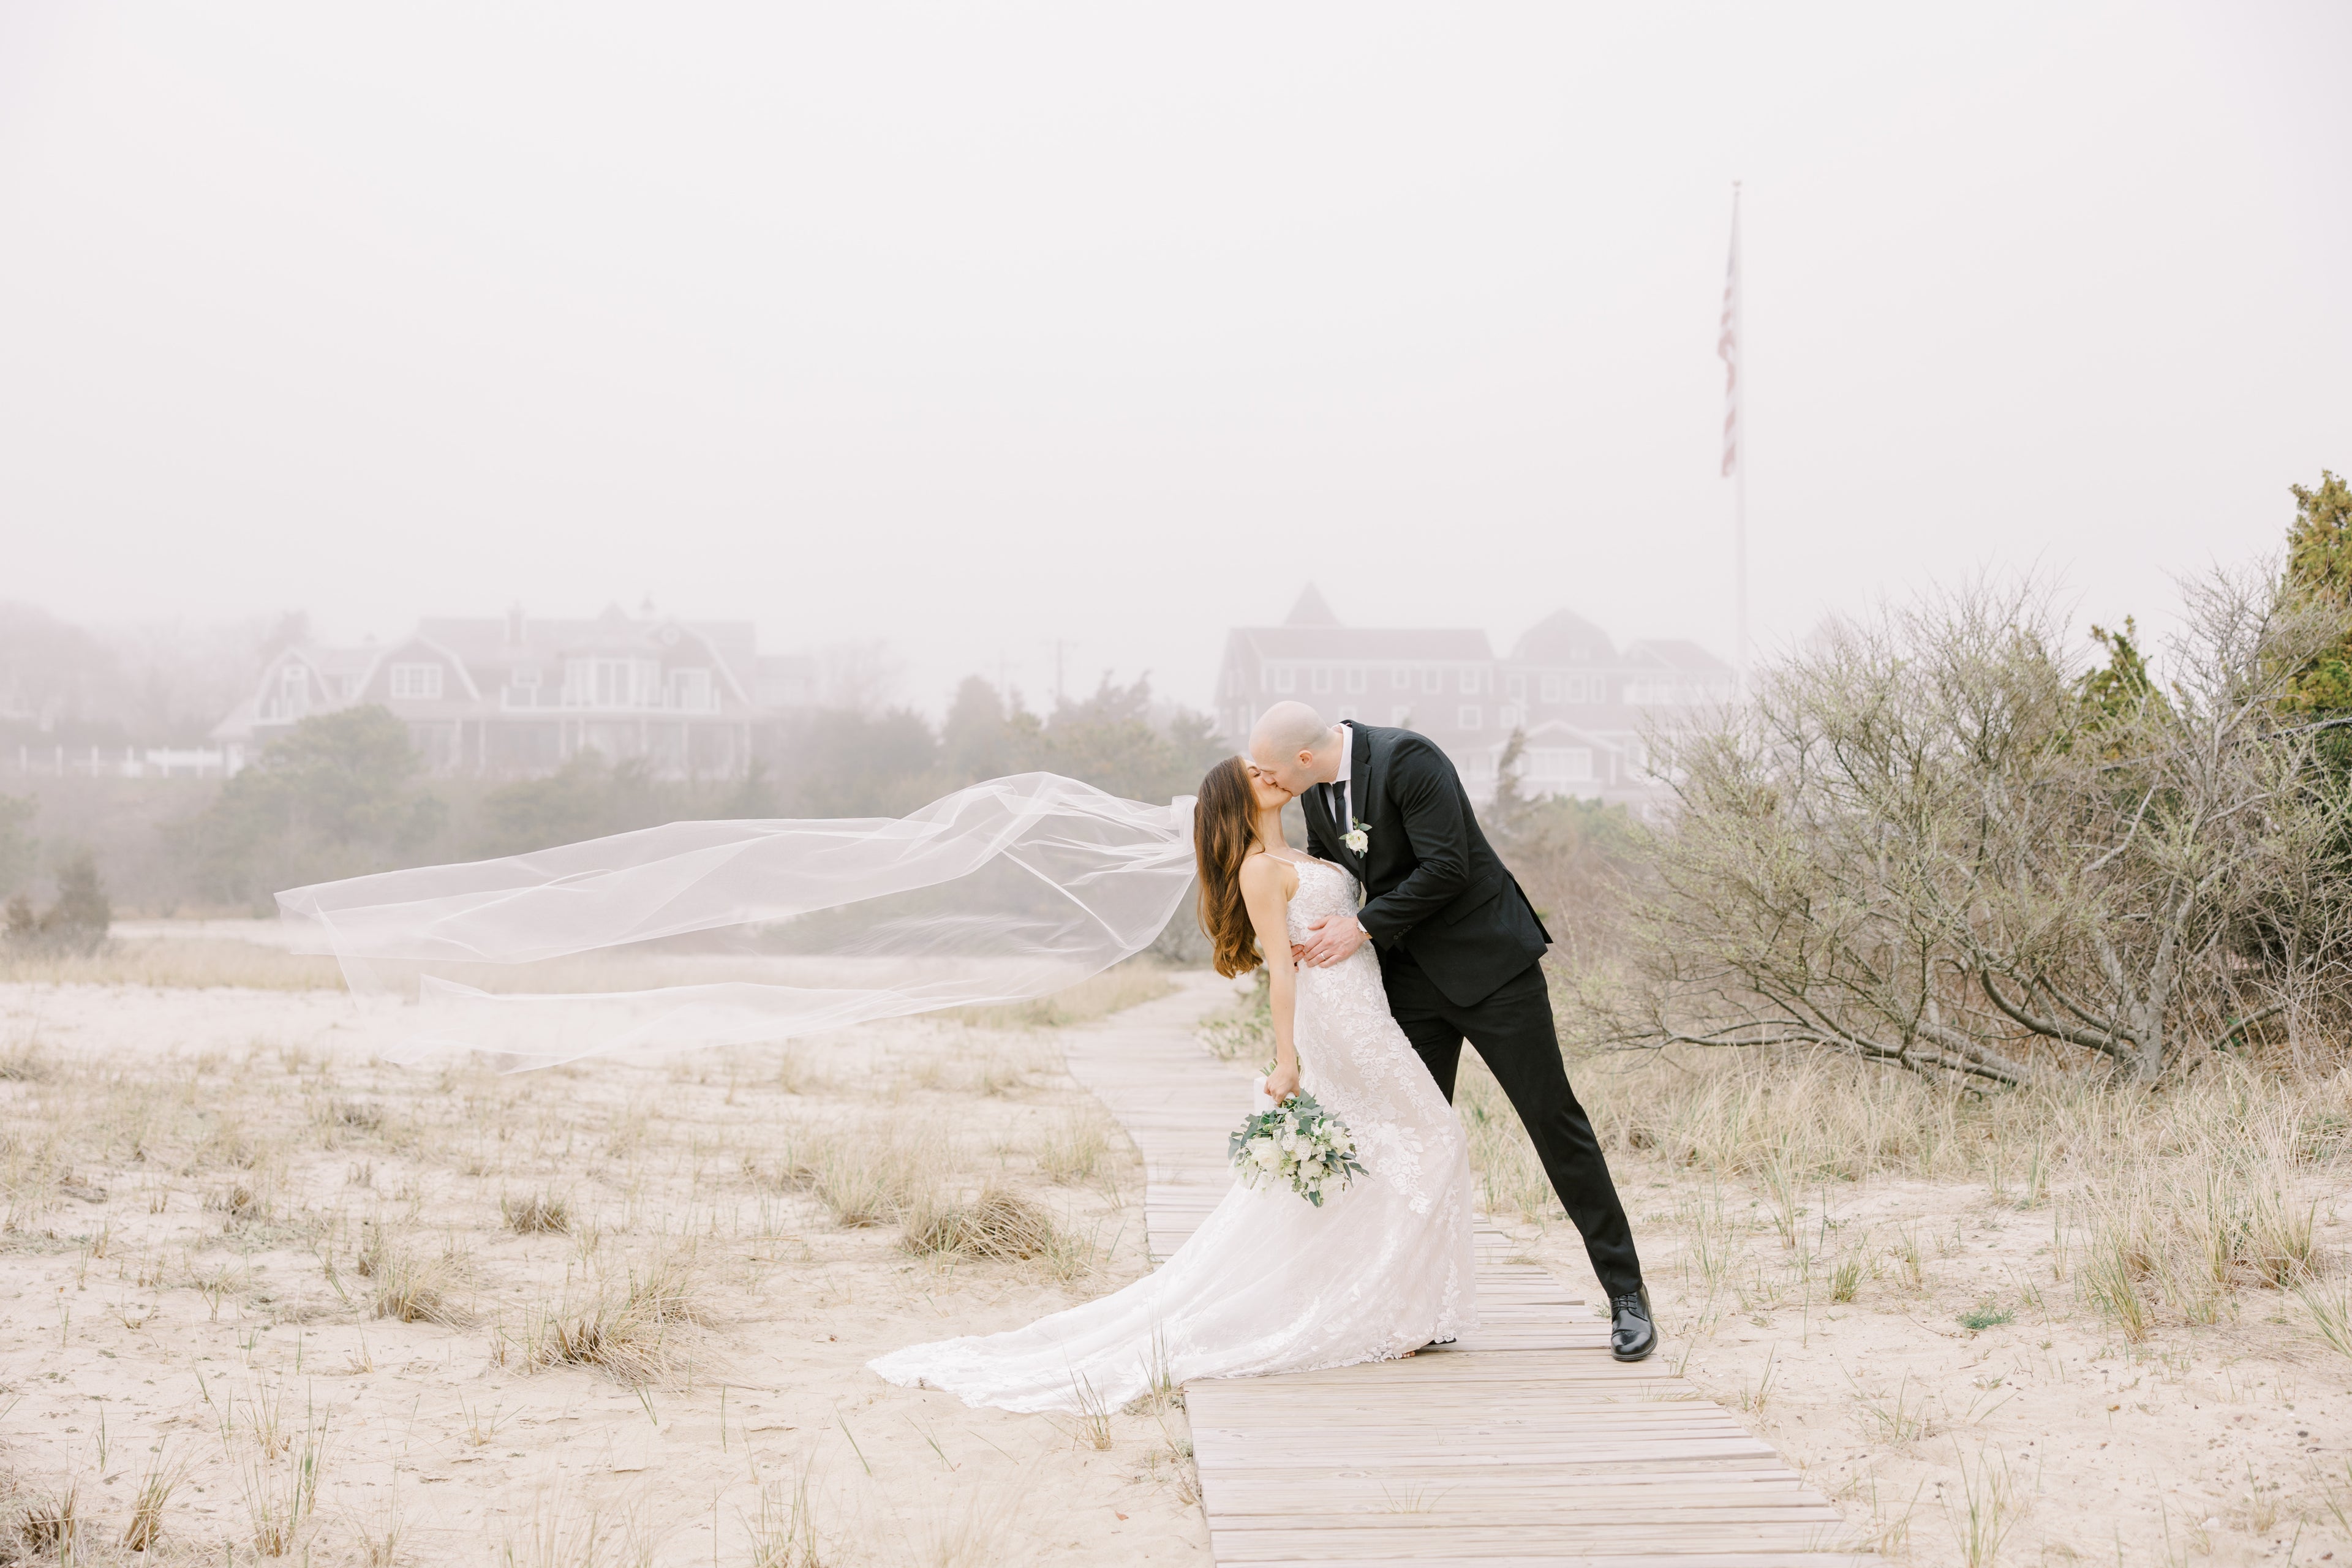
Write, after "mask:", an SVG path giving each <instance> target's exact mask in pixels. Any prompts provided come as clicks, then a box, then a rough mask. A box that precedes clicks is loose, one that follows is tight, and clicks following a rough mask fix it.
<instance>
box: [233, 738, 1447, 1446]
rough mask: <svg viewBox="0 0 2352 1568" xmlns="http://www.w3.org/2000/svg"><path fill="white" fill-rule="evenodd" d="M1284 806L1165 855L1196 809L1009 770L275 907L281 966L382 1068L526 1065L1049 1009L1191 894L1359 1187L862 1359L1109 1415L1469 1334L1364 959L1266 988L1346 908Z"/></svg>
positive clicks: (1201, 821)
mask: <svg viewBox="0 0 2352 1568" xmlns="http://www.w3.org/2000/svg"><path fill="white" fill-rule="evenodd" d="M1290 798H1291V797H1290V795H1289V794H1288V793H1287V792H1286V791H1285V790H1284V789H1283V788H1282V787H1281V786H1280V785H1279V784H1276V782H1274V781H1273V780H1272V779H1271V778H1270V777H1267V776H1265V775H1264V774H1262V773H1258V772H1256V771H1255V770H1253V769H1252V768H1251V767H1250V766H1249V765H1247V764H1245V763H1244V762H1243V761H1242V760H1241V759H1240V758H1237V757H1236V758H1232V759H1229V760H1227V761H1225V762H1223V763H1218V764H1217V765H1216V766H1215V767H1214V768H1213V769H1211V770H1210V772H1209V775H1208V777H1207V778H1205V779H1203V780H1202V784H1201V793H1200V796H1199V798H1198V802H1197V804H1196V805H1192V810H1191V812H1190V834H1189V836H1190V837H1191V839H1192V842H1191V844H1190V845H1189V846H1188V845H1187V844H1186V843H1185V842H1184V839H1185V837H1186V822H1187V812H1186V809H1185V808H1186V806H1187V805H1188V804H1192V803H1188V802H1186V801H1182V800H1180V801H1177V802H1174V803H1172V804H1171V805H1169V806H1152V805H1145V804H1144V803H1142V802H1139V801H1131V800H1122V799H1120V798H1118V796H1115V795H1107V794H1105V793H1104V792H1102V791H1100V790H1097V789H1095V788H1093V787H1091V786H1089V785H1087V784H1080V783H1078V782H1076V780H1073V779H1066V778H1061V777H1057V776H1056V775H1054V774H1051V773H1024V774H1018V775H1015V776H1013V777H1010V778H1002V779H992V780H990V781H987V782H986V783H983V784H972V785H971V786H968V787H967V788H964V789H961V790H958V791H957V792H955V793H954V794H952V795H947V796H945V797H943V798H941V799H940V800H937V801H934V802H932V803H931V804H930V805H928V806H925V807H923V808H922V809H921V810H919V811H916V812H913V813H910V814H908V816H904V817H891V818H866V819H855V818H852V819H843V818H836V819H830V820H773V821H765V820H762V821H737V822H702V821H686V822H674V823H669V824H667V825H665V826H660V827H653V828H645V829H640V830H638V831H635V832H632V833H624V834H618V835H615V836H613V837H606V838H598V839H591V840H588V841H586V842H584V843H579V844H569V845H562V846H558V847H554V848H551V849H542V850H534V851H532V852H530V853H529V854H525V855H517V856H509V857H507V858H501V859H496V860H481V861H473V862H469V863H467V864H463V865H454V866H434V867H420V868H414V869H409V870H401V871H385V872H380V873H376V874H374V875H371V876H365V877H355V878H351V879H345V880H342V881H338V882H327V883H320V884H316V885H314V886H311V887H307V888H295V889H288V890H287V891H285V892H281V893H279V894H278V905H279V909H280V911H281V913H282V915H283V918H284V920H285V921H286V923H287V925H288V927H289V932H290V941H289V946H291V947H292V948H293V949H294V950H295V951H297V952H320V953H331V954H333V955H334V957H335V958H336V960H337V961H338V962H339V963H341V967H342V971H343V975H344V979H345V981H346V982H347V983H348V984H349V985H350V987H351V990H352V994H353V995H354V996H355V997H357V998H360V999H362V1003H363V1004H364V1005H371V1006H375V1005H382V1006H385V1007H389V1008H394V1009H396V1010H397V1013H398V1015H399V1016H406V1017H411V1018H413V1019H414V1021H415V1026H414V1030H413V1032H412V1033H410V1034H409V1035H408V1036H407V1037H406V1038H405V1039H404V1040H403V1041H402V1042H401V1044H400V1045H399V1046H397V1047H393V1048H392V1049H390V1050H387V1051H386V1052H385V1053H384V1054H385V1055H386V1056H387V1057H389V1058H391V1059H393V1060H394V1061H399V1062H419V1061H424V1060H427V1059H431V1058H435V1057H438V1056H444V1055H448V1054H453V1053H454V1054H460V1055H463V1056H465V1057H467V1058H468V1059H473V1060H484V1059H487V1060H488V1062H489V1063H490V1064H492V1065H494V1066H497V1067H499V1068H502V1069H504V1070H508V1071H525V1070H529V1069H530V1068H544V1067H549V1066H552V1065H555V1064H558V1063H562V1062H567V1061H572V1060H575V1059H578V1058H583V1057H587V1056H596V1055H604V1054H609V1053H615V1052H636V1051H640V1050H667V1049H670V1048H676V1047H692V1046H709V1045H723V1044H730V1043H731V1044H736V1045H742V1046H753V1047H756V1046H759V1045H762V1044H765V1043H769V1042H772V1041H775V1040H777V1039H780V1038H787V1037H793V1036H796V1035H806V1034H811V1033H821V1032H827V1031H832V1030H836V1029H841V1028H845V1027H847V1026H851V1025H855V1024H858V1023H864V1022H868V1021H871V1020H876V1019H881V1018H892V1017H904V1016H909V1015H913V1014H919V1013H927V1012H932V1011H935V1010H937V1009H939V1008H941V1007H952V1006H961V1005H974V1004H989V1003H995V1002H1003V1001H1010V1000H1017V999H1020V998H1024V997H1029V996H1039V995H1045V994H1049V993H1051V992H1053V991H1055V990H1059V989H1061V988H1062V987H1064V986H1066V985H1070V984H1076V982H1078V981H1079V980H1082V979H1084V978H1085V977H1087V975H1090V974H1094V973H1099V972H1101V971H1102V970H1104V969H1106V968H1108V966H1109V965H1111V964H1112V963H1117V962H1118V961H1119V960H1120V959H1123V958H1126V957H1128V956H1129V955H1131V954H1133V953H1135V952H1140V951H1141V950H1142V949H1143V948H1145V947H1146V946H1148V945H1149V944H1150V942H1151V941H1152V940H1153V939H1154V938H1155V937H1156V936H1157V935H1158V934H1159V933H1160V931H1161V930H1162V929H1163V928H1164V927H1165V926H1166V925H1167V923H1168V921H1169V920H1170V919H1171V917H1172V916H1173V915H1174V914H1175V913H1176V911H1177V909H1178V907H1179V905H1180V903H1181V900H1183V899H1184V897H1185V895H1186V892H1187V890H1188V889H1192V888H1193V887H1194V886H1195V885H1196V883H1197V886H1198V888H1199V893H1198V898H1199V903H1200V913H1201V921H1202V926H1203V927H1204V928H1205V929H1206V930H1207V931H1208V932H1209V934H1210V936H1211V937H1212V938H1213V941H1214V943H1215V949H1216V963H1217V968H1218V970H1219V971H1220V972H1221V973H1225V974H1228V975H1235V974H1244V973H1249V972H1250V971H1252V970H1255V969H1256V968H1257V967H1258V966H1259V965H1260V964H1264V965H1265V968H1266V969H1267V970H1268V972H1269V973H1270V977H1271V983H1272V992H1273V1007H1274V1029H1275V1037H1276V1062H1275V1065H1274V1069H1273V1071H1272V1072H1271V1073H1270V1074H1269V1075H1268V1088H1269V1089H1271V1090H1272V1091H1273V1092H1274V1093H1275V1094H1276V1095H1286V1094H1289V1093H1291V1092H1293V1091H1295V1090H1298V1089H1305V1090H1306V1091H1307V1092H1309V1093H1311V1094H1313V1095H1314V1096H1315V1098H1316V1099H1317V1100H1320V1101H1321V1102H1322V1104H1323V1105H1324V1106H1325V1108H1326V1109H1328V1110H1329V1111H1330V1112H1331V1113H1332V1114H1334V1115H1335V1116H1337V1117H1339V1119H1340V1120H1341V1121H1344V1122H1346V1123H1347V1125H1348V1128H1349V1131H1350V1132H1351V1133H1353V1135H1354V1139H1355V1143H1356V1150H1357V1158H1358V1160H1359V1161H1360V1163H1361V1164H1362V1166H1363V1172H1362V1173H1360V1174H1359V1175H1358V1176H1356V1178H1355V1179H1354V1181H1353V1183H1352V1184H1350V1185H1349V1186H1348V1187H1347V1188H1345V1189H1343V1190H1341V1191H1339V1192H1336V1193H1330V1194H1327V1195H1326V1197H1325V1200H1324V1203H1323V1205H1322V1206H1321V1207H1319V1208H1318V1207H1316V1206H1314V1205H1310V1204H1308V1203H1307V1202H1306V1201H1305V1200H1304V1199H1302V1198H1299V1197H1297V1196H1296V1195H1295V1194H1292V1193H1290V1192H1289V1191H1287V1190H1263V1189H1252V1188H1246V1187H1241V1186H1238V1185H1237V1186H1236V1187H1235V1188H1234V1191H1233V1192H1232V1194H1230V1195H1228V1196H1227V1197H1226V1198H1225V1200H1224V1201H1223V1204H1222V1205H1219V1206H1218V1208H1217V1209H1216V1211H1215V1212H1214V1213H1213V1215H1210V1217H1209V1219H1208V1221H1207V1223H1205V1224H1204V1225H1202V1226H1201V1228H1200V1230H1199V1231H1198V1232H1197V1233H1195V1234H1194V1236H1193V1237H1192V1239H1191V1240H1190V1241H1188V1242H1186V1243H1185V1244H1184V1246H1183V1247H1181V1248H1180V1249H1178V1251H1177V1252H1176V1254H1175V1256H1174V1257H1172V1258H1170V1259H1169V1260H1168V1261H1167V1263H1166V1264H1164V1265H1163V1266H1162V1267H1161V1268H1160V1269H1159V1270H1158V1271H1157V1272H1156V1273H1153V1274H1152V1275H1150V1277H1148V1278H1146V1279H1140V1280H1139V1281H1137V1282H1136V1283H1135V1284H1133V1285H1130V1286H1129V1287H1128V1288H1127V1289H1123V1290H1119V1291H1117V1292H1115V1293H1113V1294H1111V1295H1109V1296H1106V1297H1104V1298H1102V1299H1101V1300H1096V1301H1091V1302H1088V1303H1087V1304H1086V1305H1084V1306H1081V1307H1076V1308H1074V1309H1072V1310H1069V1311H1066V1312H1058V1313H1055V1315H1054V1316H1052V1317H1049V1318H1045V1319H1042V1320H1040V1321H1037V1322H1034V1323H1032V1324H1030V1325H1029V1326H1028V1327H1026V1328H1024V1329H1018V1330H1015V1331H1012V1332H1010V1333H1003V1334H993V1335H989V1336H986V1337H983V1338H970V1339H958V1340H947V1341H942V1342H938V1343H935V1344H919V1345H911V1346H908V1348H906V1349H904V1350H900V1351H898V1352H893V1353H892V1354H889V1355H886V1356H884V1357H882V1358H881V1359H880V1360H878V1361H877V1362H875V1363H873V1365H874V1369H875V1370H876V1371H877V1372H878V1373H881V1374H882V1375H883V1376H884V1377H887V1378H889V1379H891V1380H893V1381H894V1382H898V1383H902V1384H924V1385H928V1386H931V1387H936V1388H943V1389H948V1390H950V1391H952V1392H954V1393H955V1394H959V1395H961V1397H962V1398H963V1399H965V1400H966V1401H967V1402H969V1403H971V1404H975V1405H997V1406H1001V1407H1003V1408H1006V1409H1011V1410H1050V1409H1075V1408H1078V1407H1081V1406H1082V1405H1085V1404H1087V1403H1095V1402H1101V1403H1107V1404H1108V1405H1112V1406H1114V1407H1116V1406H1118V1405H1123V1404H1125V1403H1127V1402H1128V1401H1129V1400H1130V1399H1132V1398H1134V1397H1135V1396H1136V1395H1138V1394H1141V1393H1143V1392H1145V1391H1146V1390H1147V1389H1148V1388H1150V1386H1151V1385H1152V1384H1154V1383H1155V1382H1156V1381H1159V1380H1160V1379H1162V1378H1172V1379H1174V1380H1175V1381H1178V1382H1182V1381H1187V1380H1190V1379H1192V1378H1199V1377H1237V1376H1245V1375H1249V1374H1253V1373H1271V1372H1295V1371H1301V1370H1305V1369H1307V1368H1311V1367H1325V1366H1340V1365H1346V1364H1348V1363H1354V1362H1364V1361H1376V1360H1380V1359H1383V1358H1386V1357H1392V1356H1402V1355H1409V1354H1411V1353H1412V1352H1414V1351H1415V1350H1418V1349H1419V1348H1421V1347H1422V1346H1423V1345H1426V1344H1428V1343H1430V1342H1433V1341H1437V1340H1444V1339H1446V1338H1449V1337H1451V1336H1454V1335H1455V1334H1457V1333H1459V1332H1460V1331H1463V1330H1465V1329H1466V1328H1468V1327H1470V1326H1471V1325H1472V1322H1473V1314H1474V1312H1475V1294H1474V1289H1473V1286H1472V1281H1471V1263H1470V1254H1471V1246H1470V1203H1471V1187H1470V1166H1469V1159H1468V1152H1467V1144H1466V1142H1465V1139H1464V1137H1463V1134H1462V1130H1461V1128H1460V1126H1459V1125H1458V1124H1457V1123H1456V1122H1455V1121H1454V1114H1453V1111H1452V1110H1451V1109H1450V1108H1449V1107H1448V1106H1447V1104H1446V1102H1445V1099H1444V1096H1443V1095H1442V1094H1441V1093H1440V1092H1439V1090H1438V1088H1437V1084H1436V1081H1435V1080H1434V1079H1433V1078H1432V1077H1431V1076H1430V1073H1429V1069H1428V1068H1425V1067H1424V1066H1423V1064H1422V1061H1421V1058H1419V1057H1418V1056H1417V1055H1416V1054H1415V1053H1414V1051H1413V1049H1412V1047H1411V1045H1409V1044H1408V1043H1407V1041H1406V1038H1405V1036H1404V1034H1403V1033H1402V1031H1401V1030H1400V1029H1399V1028H1398V1026H1397V1024H1396V1022H1395V1020H1394V1019H1393V1018H1392V1017H1391V1016H1390V1012H1389V1003H1388V997H1387V994H1386V992H1385V990H1384V989H1383V987H1382V984H1381V967H1380V960H1379V958H1378V957H1377V956H1376V955H1375V953H1374V952H1373V950H1372V948H1371V947H1370V946H1369V945H1366V946H1363V947H1360V948H1359V949H1357V950H1356V951H1355V952H1353V953H1351V954H1350V955H1349V957H1348V958H1346V959H1345V960H1343V961H1341V962H1339V963H1332V964H1329V965H1327V966H1322V967H1307V968H1304V969H1302V968H1298V967H1296V966H1294V964H1293V962H1292V953H1291V945H1292V943H1294V942H1303V941H1305V940H1306V939H1307V933H1308V931H1310V930H1311V928H1313V927H1315V926H1316V925H1317V924H1318V922H1322V921H1328V920H1330V919H1332V918H1335V917H1339V916H1344V915H1352V914H1354V913H1355V912H1356V909H1357V905H1358V897H1357V890H1356V882H1355V879H1354V878H1353V877H1352V876H1351V875H1350V874H1349V872H1348V871H1346V870H1344V869H1342V868H1339V867H1338V866H1335V865H1332V864H1330V863H1329V862H1328V861H1323V860H1318V859H1314V858H1310V857H1307V856H1304V855H1300V854H1297V853H1296V852H1295V851H1293V850H1292V849H1290V848H1289V847H1287V846H1286V844H1285V843H1284V842H1283V837H1282V832H1281V816H1282V808H1283V806H1284V805H1286V803H1287V802H1288V801H1289V799H1290ZM1235 1110H1236V1111H1238V1110H1240V1107H1239V1106H1236V1107H1235Z"/></svg>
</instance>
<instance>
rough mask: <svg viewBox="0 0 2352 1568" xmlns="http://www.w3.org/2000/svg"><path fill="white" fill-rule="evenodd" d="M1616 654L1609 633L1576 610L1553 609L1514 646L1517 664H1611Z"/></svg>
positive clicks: (1513, 659)
mask: <svg viewBox="0 0 2352 1568" xmlns="http://www.w3.org/2000/svg"><path fill="white" fill-rule="evenodd" d="M1616 657H1617V650H1616V649H1615V648H1613V647H1611V646H1610V643H1609V634H1608V633H1607V632H1604V631H1602V630H1601V628H1600V627H1599V626H1594V625H1593V624H1592V623H1591V621H1588V620H1586V619H1585V618H1584V617H1583V616H1580V615H1578V614H1577V613H1576V612H1575V611H1574V610H1554V611H1553V612H1552V613H1551V614H1550V615H1549V616H1545V617H1544V618H1543V619H1542V620H1539V621H1538V622H1537V623H1536V624H1535V625H1534V626H1529V627H1528V629H1527V630H1526V631H1525V632H1524V633H1522V634H1521V635H1520V637H1519V640H1518V642H1517V645H1516V646H1515V647H1513V648H1512V649H1511V661H1512V662H1513V663H1514V664H1571V665H1594V664H1609V663H1612V661H1614V660H1615V658H1616Z"/></svg>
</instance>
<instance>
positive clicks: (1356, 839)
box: [1339, 816, 1372, 855]
mask: <svg viewBox="0 0 2352 1568" xmlns="http://www.w3.org/2000/svg"><path fill="white" fill-rule="evenodd" d="M1348 820H1349V821H1350V822H1355V823H1356V825H1355V826H1353V827H1350V828H1349V829H1348V831H1347V832H1346V833H1344V834H1342V835H1340V837H1339V842H1340V843H1342V844H1344V845H1346V846H1347V847H1348V850H1349V853H1350V854H1354V855H1361V854H1362V853H1363V852H1364V851H1365V850H1366V849H1369V848H1370V847H1371V843H1372V825H1371V824H1370V823H1369V822H1356V819H1355V817H1353V816H1349V819H1348Z"/></svg>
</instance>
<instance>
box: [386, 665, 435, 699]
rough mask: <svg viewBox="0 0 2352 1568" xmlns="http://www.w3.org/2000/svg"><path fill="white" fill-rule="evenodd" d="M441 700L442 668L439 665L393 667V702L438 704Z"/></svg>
mask: <svg viewBox="0 0 2352 1568" xmlns="http://www.w3.org/2000/svg"><path fill="white" fill-rule="evenodd" d="M440 699H441V667H440V666H439V665H437V664H395V665H394V666H393V667H392V700H394V701H395V702H437V701H439V700H440Z"/></svg>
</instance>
